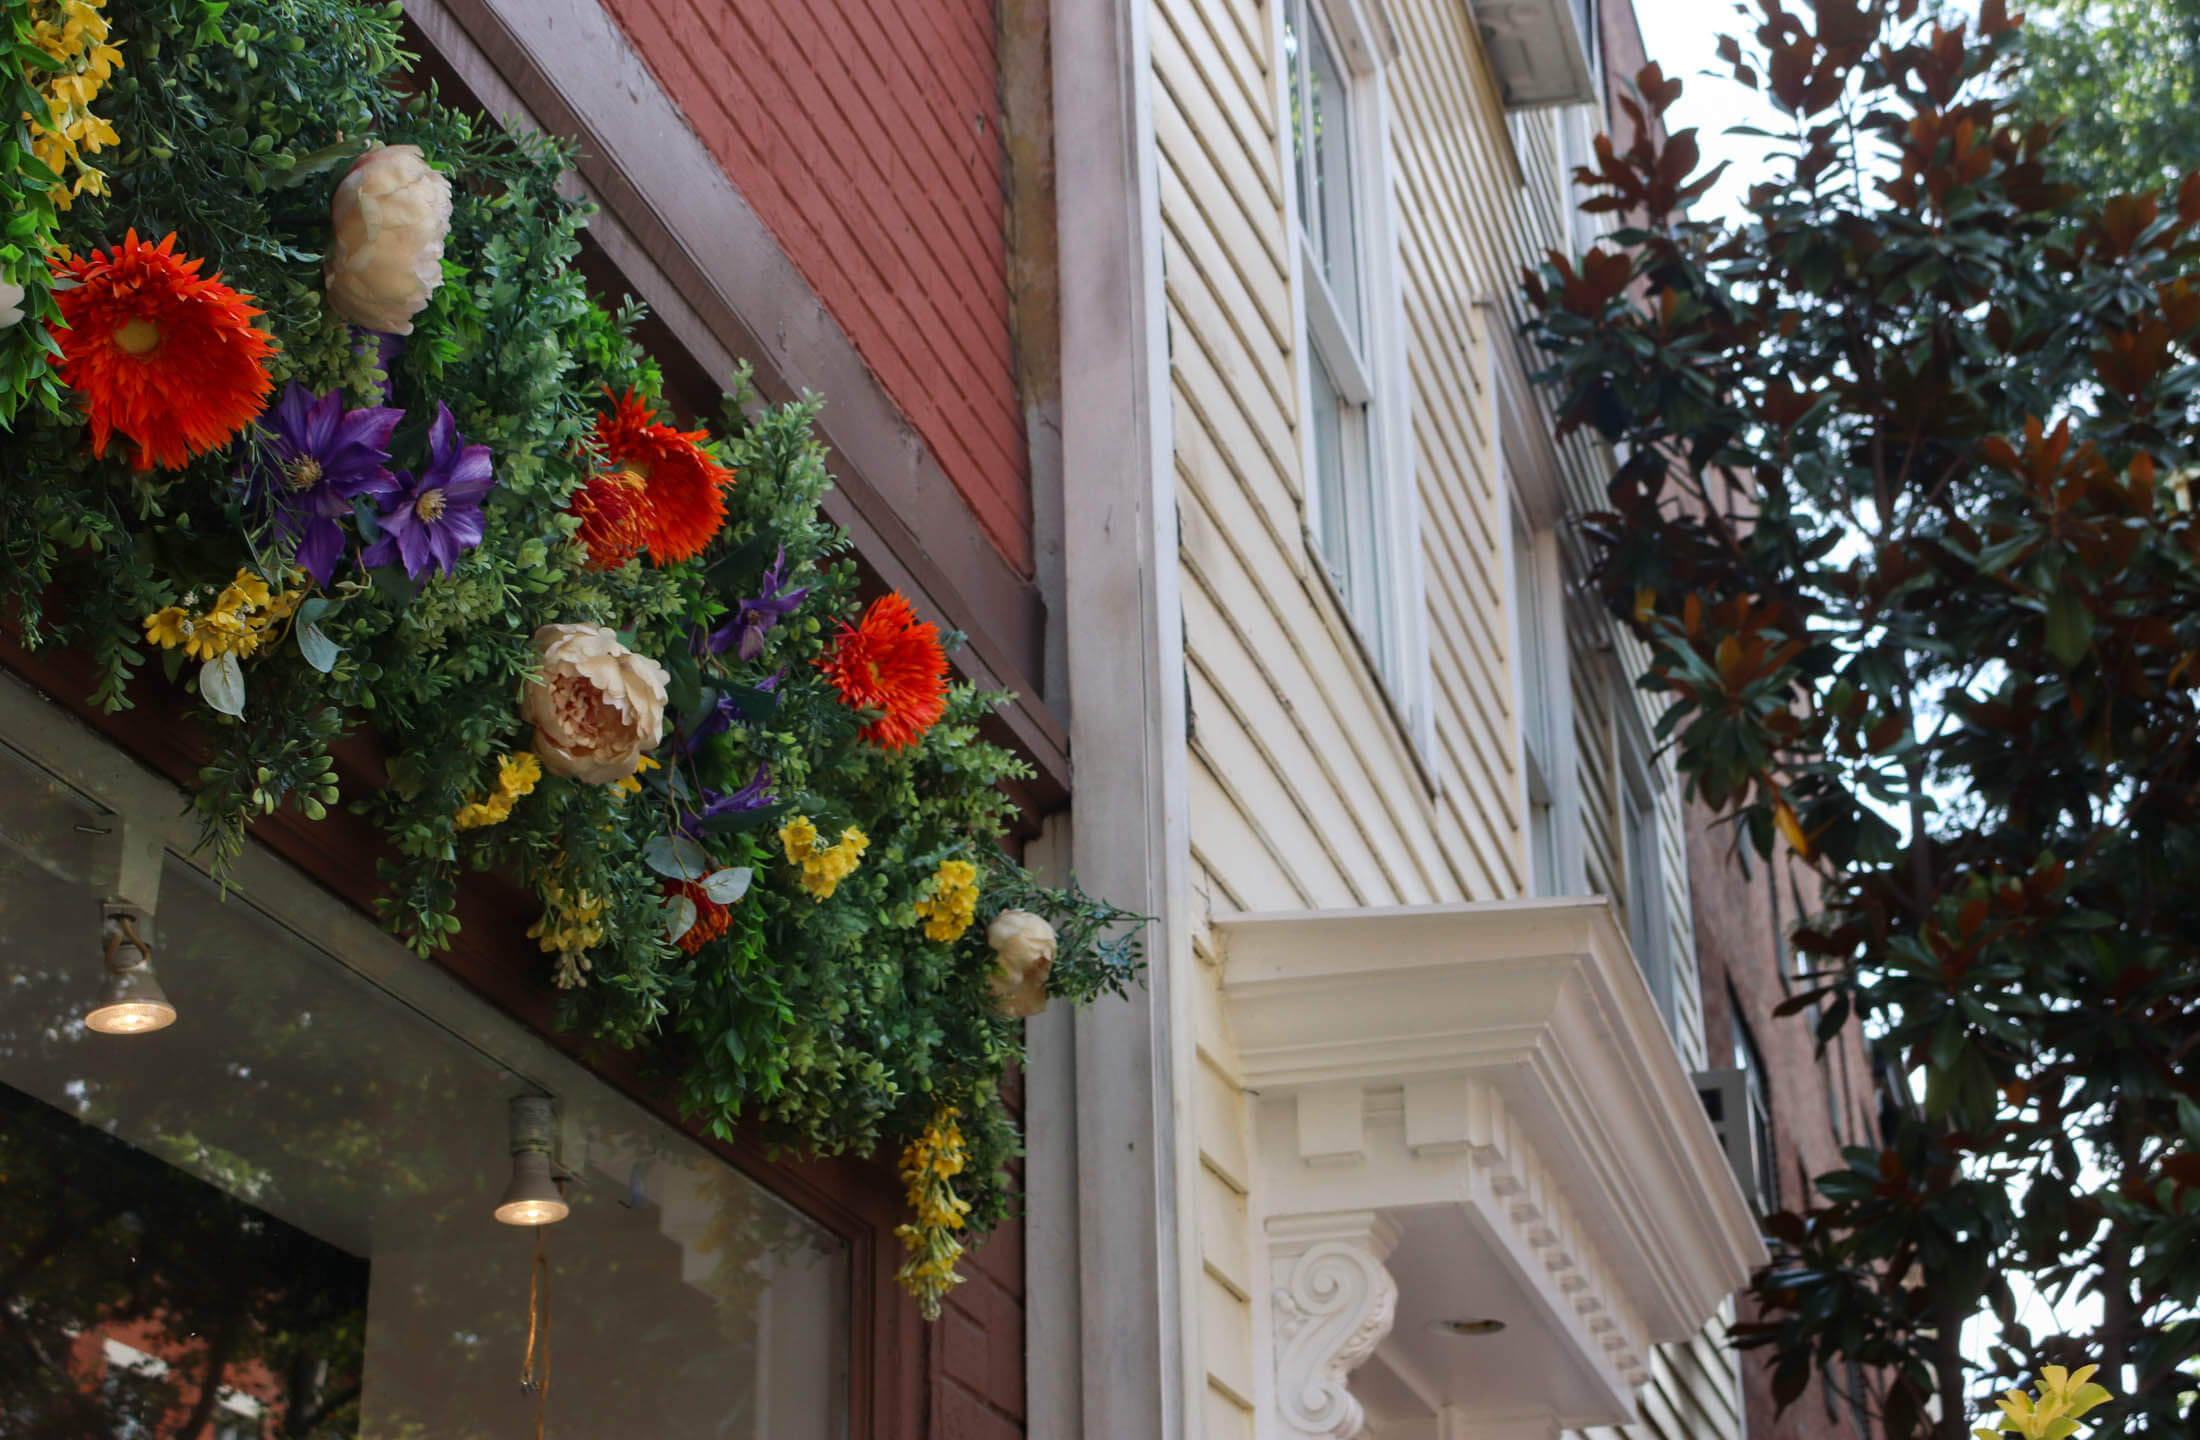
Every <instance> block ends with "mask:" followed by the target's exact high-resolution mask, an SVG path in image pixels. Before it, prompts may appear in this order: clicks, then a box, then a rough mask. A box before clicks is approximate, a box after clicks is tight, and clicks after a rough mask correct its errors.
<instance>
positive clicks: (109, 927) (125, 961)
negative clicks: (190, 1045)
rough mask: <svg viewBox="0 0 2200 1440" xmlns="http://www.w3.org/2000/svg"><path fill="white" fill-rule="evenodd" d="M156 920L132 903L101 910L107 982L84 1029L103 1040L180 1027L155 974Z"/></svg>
mask: <svg viewBox="0 0 2200 1440" xmlns="http://www.w3.org/2000/svg"><path fill="white" fill-rule="evenodd" d="M152 932H153V917H152V915H151V914H149V913H148V912H146V911H144V910H141V909H139V908H138V907H137V906H135V905H131V904H128V903H126V902H121V901H115V900H110V901H108V902H107V903H106V904H104V905H102V906H100V911H99V943H100V947H101V949H102V951H103V952H104V954H105V956H106V962H107V979H106V983H104V984H103V985H101V986H100V987H99V1003H98V1004H96V1005H94V1006H93V1007H92V1008H91V1009H90V1010H88V1011H86V1012H85V1015H84V1026H85V1028H86V1029H88V1030H97V1031H98V1032H99V1033H100V1034H102V1035H144V1034H147V1033H148V1032H150V1031H154V1030H165V1029H166V1028H168V1027H169V1026H170V1025H173V1024H175V1023H176V1007H175V1006H174V1005H172V1004H170V1003H169V1002H168V994H167V992H166V991H164V990H162V989H161V988H160V979H159V977H158V976H156V975H154V974H153V933H152Z"/></svg>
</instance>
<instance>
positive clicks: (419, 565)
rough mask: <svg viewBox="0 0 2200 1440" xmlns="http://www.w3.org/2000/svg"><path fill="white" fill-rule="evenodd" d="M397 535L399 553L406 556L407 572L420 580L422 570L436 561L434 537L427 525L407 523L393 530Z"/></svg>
mask: <svg viewBox="0 0 2200 1440" xmlns="http://www.w3.org/2000/svg"><path fill="white" fill-rule="evenodd" d="M392 533H393V534H394V535H395V536H396V537H397V553H398V554H399V555H401V556H403V557H404V560H405V573H406V574H407V575H410V576H411V577H412V578H413V579H415V580H418V579H419V578H420V576H421V572H422V571H424V570H426V569H427V568H428V567H429V566H430V565H432V564H434V563H435V558H436V557H435V544H434V539H433V537H432V536H430V535H429V533H428V527H427V526H425V525H407V526H406V527H405V528H403V529H402V530H395V531H393V532H392Z"/></svg>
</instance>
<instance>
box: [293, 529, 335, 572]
mask: <svg viewBox="0 0 2200 1440" xmlns="http://www.w3.org/2000/svg"><path fill="white" fill-rule="evenodd" d="M293 558H294V559H295V560H296V561H297V563H298V566H299V568H301V569H303V570H304V571H305V572H306V573H307V574H308V575H311V576H312V577H313V578H314V579H316V580H318V581H320V582H321V583H322V584H323V585H326V584H328V583H329V581H330V580H332V579H334V578H335V577H336V562H337V561H339V560H341V559H343V558H344V527H343V526H341V525H339V524H337V523H336V522H335V521H333V520H325V519H323V518H321V517H320V516H318V515H316V516H314V517H313V518H312V519H310V520H308V521H307V522H306V525H305V534H304V536H303V538H301V539H300V540H299V541H298V553H297V555H296V556H295V557H293Z"/></svg>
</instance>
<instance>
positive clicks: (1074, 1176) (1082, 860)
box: [1027, 0, 1199, 1440]
mask: <svg viewBox="0 0 2200 1440" xmlns="http://www.w3.org/2000/svg"><path fill="white" fill-rule="evenodd" d="M1148 19H1149V16H1148V3H1147V0H1053V7H1052V15H1051V23H1052V26H1053V39H1052V57H1053V85H1054V105H1055V112H1054V133H1055V166H1056V190H1057V195H1058V202H1057V203H1058V217H1057V220H1058V231H1059V245H1060V291H1061V325H1062V435H1061V453H1062V490H1063V530H1064V537H1065V539H1064V586H1065V594H1064V607H1065V609H1066V612H1067V616H1068V632H1069V634H1068V668H1069V704H1070V762H1071V765H1072V767H1073V773H1074V786H1073V792H1072V797H1071V804H1072V810H1071V827H1070V828H1071V834H1070V844H1069V852H1070V855H1069V858H1070V861H1071V864H1072V865H1073V867H1074V869H1075V872H1076V875H1077V878H1078V880H1079V882H1080V883H1081V884H1082V885H1083V886H1084V887H1085V888H1086V889H1087V890H1089V891H1091V892H1093V893H1094V894H1097V895H1104V896H1106V897H1107V898H1108V899H1110V900H1111V901H1113V902H1115V903H1116V904H1119V905H1122V906H1124V907H1125V908H1127V909H1131V910H1137V911H1141V912H1143V913H1145V914H1148V915H1152V916H1155V917H1157V923H1156V924H1155V925H1153V926H1151V927H1150V928H1149V930H1148V934H1147V949H1148V957H1147V958H1148V962H1149V968H1148V974H1147V982H1146V985H1145V987H1144V988H1143V989H1139V990H1135V991H1133V992H1132V994H1131V995H1130V997H1129V998H1128V999H1126V1000H1122V1001H1104V1002H1102V1003H1101V1004H1099V1005H1097V1006H1095V1007H1093V1008H1092V1009H1091V1010H1089V1011H1086V1012H1084V1013H1082V1014H1080V1015H1078V1016H1077V1017H1076V1018H1075V1019H1074V1021H1071V1022H1068V1023H1063V1022H1061V1021H1056V1020H1051V1019H1050V1020H1047V1021H1042V1022H1041V1023H1037V1024H1034V1025H1033V1026H1032V1027H1031V1029H1030V1038H1031V1039H1032V1041H1033V1044H1034V1047H1035V1048H1034V1052H1033V1055H1032V1059H1031V1074H1032V1079H1033V1082H1034V1084H1033V1088H1032V1091H1031V1101H1032V1103H1031V1107H1030V1113H1029V1116H1028V1128H1029V1129H1030V1130H1031V1131H1032V1132H1033V1133H1034V1135H1035V1136H1037V1135H1040V1134H1041V1133H1042V1132H1044V1131H1045V1130H1047V1129H1048V1127H1050V1125H1051V1126H1056V1127H1062V1128H1066V1127H1063V1120H1064V1118H1066V1117H1065V1114H1064V1111H1065V1110H1066V1111H1067V1112H1068V1113H1073V1114H1074V1129H1075V1143H1074V1148H1073V1149H1072V1147H1070V1146H1068V1145H1065V1144H1062V1143H1060V1141H1059V1137H1058V1136H1054V1137H1047V1138H1045V1139H1044V1140H1041V1141H1039V1142H1036V1143H1034V1144H1033V1146H1032V1152H1031V1159H1032V1162H1033V1163H1032V1165H1031V1166H1030V1168H1029V1170H1028V1171H1027V1174H1028V1176H1029V1184H1030V1187H1031V1191H1032V1206H1033V1214H1034V1216H1035V1217H1040V1216H1042V1215H1043V1217H1044V1219H1043V1221H1042V1223H1041V1224H1040V1225H1039V1226H1035V1227H1034V1229H1033V1231H1032V1232H1031V1234H1032V1238H1033V1239H1034V1240H1036V1241H1038V1242H1040V1243H1041V1244H1043V1245H1045V1246H1047V1247H1049V1249H1050V1250H1052V1251H1053V1252H1054V1253H1050V1254H1034V1255H1033V1257H1032V1271H1031V1294H1030V1297H1029V1299H1028V1301H1027V1303H1028V1304H1029V1306H1030V1307H1031V1310H1030V1314H1031V1317H1032V1318H1031V1320H1030V1322H1029V1332H1028V1333H1029V1335H1030V1336H1031V1338H1032V1341H1033V1348H1032V1353H1031V1354H1030V1356H1029V1369H1030V1373H1031V1375H1032V1377H1033V1379H1032V1384H1031V1411H1030V1424H1031V1433H1032V1435H1033V1436H1034V1437H1035V1440H1079V1437H1085V1440H1127V1437H1131V1436H1136V1437H1139V1440H1148V1437H1151V1440H1183V1437H1185V1436H1187V1435H1189V1434H1192V1433H1195V1428H1196V1422H1195V1421H1193V1420H1191V1419H1189V1418H1188V1416H1187V1396H1188V1395H1189V1394H1193V1393H1196V1392H1194V1391H1193V1390H1192V1389H1191V1388H1190V1384H1189V1380H1188V1377H1189V1376H1192V1375H1196V1374H1198V1373H1199V1357H1198V1354H1197V1349H1198V1340H1197V1330H1196V1328H1195V1327H1192V1326H1189V1325H1187V1324H1186V1323H1185V1317H1184V1305H1185V1298H1184V1297H1185V1296H1186V1294H1187V1293H1189V1292H1188V1282H1187V1279H1186V1276H1187V1275H1190V1276H1194V1277H1196V1275H1197V1274H1198V1271H1197V1268H1196V1260H1194V1259H1193V1258H1191V1256H1190V1252H1189V1249H1188V1246H1189V1245H1190V1242H1191V1234H1190V1232H1191V1225H1190V1220H1189V1217H1190V1216H1191V1214H1192V1213H1193V1209H1192V1205H1191V1202H1190V1200H1189V1198H1188V1196H1189V1193H1190V1185H1191V1178H1190V1176H1189V1175H1187V1174H1186V1168H1187V1167H1186V1166H1184V1165H1183V1164H1181V1163H1180V1159H1179V1155H1178V1145H1179V1140H1180V1138H1181V1137H1188V1136H1189V1135H1190V1133H1191V1126H1190V1122H1189V1114H1188V1112H1189V1098H1188V1094H1187V1093H1180V1087H1179V1084H1178V1077H1179V1076H1180V1075H1185V1074H1188V1073H1189V1067H1190V1065H1191V1063H1192V1056H1191V1044H1192V1027H1191V1024H1190V1020H1189V1017H1188V1015H1187V1013H1186V1011H1187V1009H1188V998H1189V992H1188V990H1187V988H1186V987H1185V986H1180V985H1179V984H1177V983H1176V977H1177V976H1179V975H1188V974H1189V973H1190V969H1191V965H1192V959H1191V954H1190V939H1189V930H1188V928H1187V924H1186V921H1185V913H1186V912H1185V905H1186V897H1187V896H1188V894H1189V890H1190V885H1189V879H1188V877H1189V871H1190V863H1191V851H1190V839H1189V834H1188V832H1187V830H1186V828H1185V811H1186V808H1187V801H1186V795H1187V791H1188V781H1187V779H1186V773H1185V700H1184V657H1183V607H1182V602H1181V600H1180V598H1179V592H1178V573H1177V535H1176V523H1177V522H1176V491H1175V471H1174V469H1173V464H1172V453H1173V446H1174V440H1173V436H1172V433H1171V429H1170V418H1169V371H1168V353H1167V333H1168V332H1167V323H1166V314H1165V310H1164V305H1163V293H1162V274H1161V234H1160V181H1159V177H1158V173H1157V168H1156V167H1157V163H1158V157H1157V152H1156V149H1155V142H1154V134H1153V100H1152V94H1151V92H1152V84H1153V78H1152V62H1151V56H1150V51H1149V46H1148V38H1147V28H1146V27H1147V24H1148ZM1065 1047H1066V1048H1067V1050H1068V1052H1069V1054H1068V1057H1067V1059H1066V1060H1065V1058H1064V1057H1063V1055H1062V1054H1061V1053H1060V1052H1061V1050H1062V1049H1063V1048H1065ZM1057 1106H1058V1107H1064V1108H1063V1109H1057V1110H1055V1111H1054V1118H1052V1119H1050V1115H1049V1110H1048V1109H1047V1108H1046V1107H1057ZM1065 1164H1067V1165H1072V1166H1073V1167H1074V1173H1070V1174H1066V1175H1065V1174H1064V1173H1062V1172H1063V1168H1064V1166H1065ZM1065 1187H1066V1189H1067V1192H1068V1193H1069V1194H1071V1195H1074V1197H1075V1199H1074V1202H1073V1203H1070V1204H1065V1203H1063V1201H1062V1195H1063V1193H1064V1190H1065ZM1071 1255H1074V1266H1075V1272H1076V1276H1077V1280H1076V1285H1075V1287H1074V1288H1075V1302H1076V1310H1075V1312H1074V1314H1071V1313H1068V1312H1067V1311H1066V1308H1065V1307H1064V1305H1063V1303H1062V1302H1063V1298H1064V1297H1063V1296H1062V1295H1061V1289H1060V1288H1058V1289H1057V1290H1056V1291H1055V1292H1053V1293H1052V1294H1050V1293H1049V1292H1048V1291H1047V1290H1046V1289H1044V1288H1043V1287H1044V1284H1045V1282H1044V1280H1043V1279H1042V1277H1043V1276H1045V1275H1049V1274H1052V1275H1056V1276H1060V1275H1061V1274H1062V1273H1063V1272H1064V1271H1065V1269H1067V1268H1068V1264H1069V1260H1070V1257H1071ZM1061 1288H1067V1287H1061ZM1042 1307H1046V1308H1047V1310H1048V1312H1049V1313H1047V1314H1043V1315H1042V1314H1041V1313H1040V1311H1041V1308H1042ZM1042 1346H1043V1348H1042ZM1073 1365H1074V1366H1075V1367H1077V1372H1078V1373H1077V1382H1076V1388H1075V1393H1074V1394H1072V1393H1070V1392H1069V1387H1067V1386H1065V1385H1063V1384H1062V1383H1061V1382H1060V1379H1059V1378H1057V1376H1056V1375H1054V1374H1050V1372H1054V1371H1056V1370H1057V1368H1058V1367H1060V1368H1063V1369H1066V1368H1067V1367H1070V1366H1073Z"/></svg>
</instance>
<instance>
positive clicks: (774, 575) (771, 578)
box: [695, 545, 810, 660]
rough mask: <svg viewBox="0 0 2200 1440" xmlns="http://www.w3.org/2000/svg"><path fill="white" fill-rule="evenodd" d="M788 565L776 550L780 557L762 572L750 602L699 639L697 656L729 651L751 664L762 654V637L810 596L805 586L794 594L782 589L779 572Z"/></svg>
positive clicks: (783, 552)
mask: <svg viewBox="0 0 2200 1440" xmlns="http://www.w3.org/2000/svg"><path fill="white" fill-rule="evenodd" d="M786 564H787V547H786V546H784V545H782V546H780V547H779V554H778V555H777V556H776V557H774V558H773V560H772V568H771V569H769V570H766V571H765V572H764V581H763V585H762V586H761V588H760V589H759V591H758V593H757V596H756V598H755V599H753V600H743V601H742V602H741V603H740V604H739V605H737V606H735V607H734V611H733V618H732V619H731V620H728V621H727V622H726V623H725V624H723V625H721V626H719V627H718V628H717V629H716V630H713V631H711V632H710V633H709V634H708V635H704V636H700V637H699V643H698V644H697V646H696V648H695V653H696V654H698V655H723V654H725V653H726V651H728V650H729V649H730V650H732V651H733V652H734V653H735V654H736V655H739V656H740V657H741V658H742V659H743V660H754V659H755V658H756V657H757V656H759V655H762V654H763V653H764V636H765V635H766V634H768V633H770V631H771V628H772V627H773V626H774V625H777V624H778V623H779V622H780V621H781V620H783V619H785V618H786V617H787V616H788V615H790V614H792V613H794V608H795V607H796V606H797V605H800V604H801V603H802V601H803V598H804V597H805V596H807V595H808V594H809V593H810V587H809V586H807V585H802V586H798V587H796V588H795V589H793V590H787V589H785V588H784V587H785V585H786V583H787V581H786V578H785V577H784V576H782V575H781V574H780V573H779V572H780V571H781V570H782V569H783V568H785V566H786Z"/></svg>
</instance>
